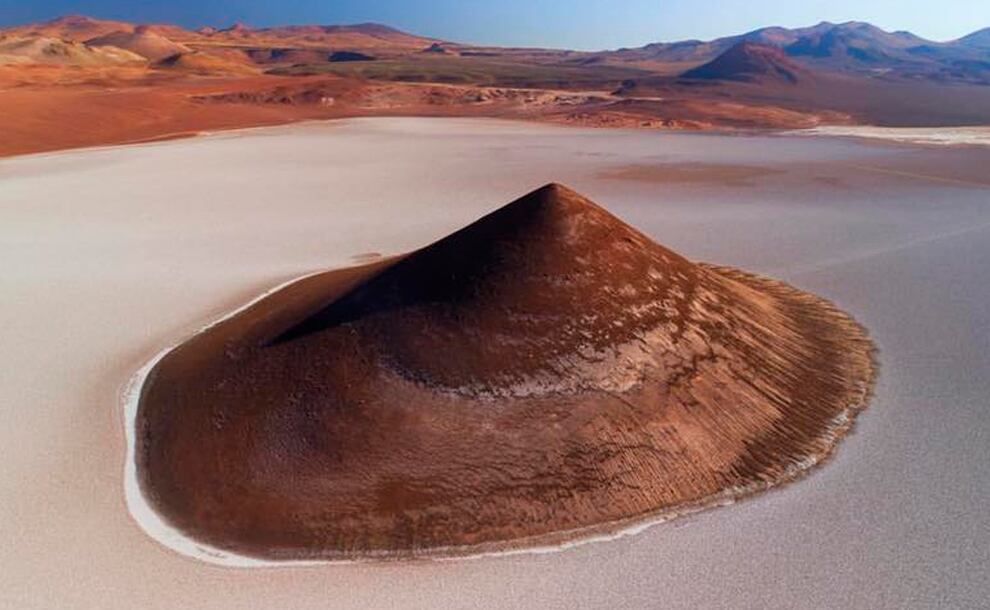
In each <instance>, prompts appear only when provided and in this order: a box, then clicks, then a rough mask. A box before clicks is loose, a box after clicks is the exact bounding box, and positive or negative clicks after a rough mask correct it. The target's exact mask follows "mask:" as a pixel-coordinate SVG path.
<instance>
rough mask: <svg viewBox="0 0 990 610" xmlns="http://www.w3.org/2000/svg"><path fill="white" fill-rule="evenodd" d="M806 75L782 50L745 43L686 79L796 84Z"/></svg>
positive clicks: (694, 71) (685, 75)
mask: <svg viewBox="0 0 990 610" xmlns="http://www.w3.org/2000/svg"><path fill="white" fill-rule="evenodd" d="M805 73H806V70H804V69H803V68H802V67H801V66H799V65H798V64H797V63H795V62H794V61H793V60H791V59H790V58H789V57H787V55H786V54H785V53H784V52H783V51H782V50H781V49H780V48H779V47H774V46H770V45H765V44H757V43H755V42H747V41H743V42H740V43H738V44H736V45H735V46H733V47H732V48H730V49H729V50H728V51H726V52H725V53H723V54H721V55H719V56H718V57H716V58H715V59H714V60H712V61H710V62H709V63H707V64H704V65H703V66H699V67H697V68H694V69H692V70H688V71H687V72H685V73H684V74H683V75H682V76H683V77H684V78H698V79H714V80H741V81H761V82H766V81H775V82H787V83H791V84H794V83H797V82H798V80H799V78H800V77H801V76H803V75H804V74H805Z"/></svg>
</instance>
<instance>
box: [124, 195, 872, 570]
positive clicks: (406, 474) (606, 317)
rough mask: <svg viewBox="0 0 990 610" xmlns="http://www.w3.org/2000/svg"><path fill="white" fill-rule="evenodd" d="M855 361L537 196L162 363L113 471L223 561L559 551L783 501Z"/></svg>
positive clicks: (760, 305) (845, 399)
mask: <svg viewBox="0 0 990 610" xmlns="http://www.w3.org/2000/svg"><path fill="white" fill-rule="evenodd" d="M871 349H872V347H871V344H870V342H869V340H868V339H867V338H866V336H865V333H864V332H863V331H862V329H861V328H860V327H859V326H858V325H856V324H855V322H853V321H852V320H851V319H850V318H849V317H848V316H846V315H845V314H843V313H841V312H839V311H838V310H836V309H835V308H834V307H832V306H831V305H830V304H828V303H827V302H825V301H823V300H821V299H819V298H817V297H814V296H812V295H808V294H805V293H802V292H800V291H798V290H796V289H794V288H791V287H789V286H786V285H784V284H782V283H780V282H776V281H773V280H768V279H763V278H758V277H755V276H752V275H749V274H745V273H743V272H739V271H733V270H729V269H724V268H716V267H711V266H707V265H701V264H696V263H692V262H690V261H688V260H686V259H684V258H683V257H681V256H679V255H677V254H676V253H674V252H671V251H670V250H667V249H665V248H663V247H661V246H659V245H657V244H655V243H653V242H652V241H651V240H650V239H649V238H647V237H646V236H644V235H643V234H641V233H639V232H638V231H636V230H635V229H633V228H631V227H629V226H628V225H625V224H624V223H622V222H621V221H620V220H618V219H617V218H615V217H614V216H612V215H611V214H609V213H608V212H607V211H605V210H604V209H602V208H600V207H598V206H597V205H595V204H594V203H592V202H590V201H588V200H587V199H585V198H584V197H582V196H580V195H578V194H577V193H574V192H573V191H570V190H568V189H566V188H564V187H561V186H559V185H548V186H546V187H543V188H541V189H539V190H537V191H535V192H533V193H531V194H529V195H527V196H525V197H523V198H521V199H519V200H517V201H515V202H513V203H511V204H509V205H507V206H505V207H503V208H501V209H499V210H497V211H495V212H493V213H492V214H490V215H488V216H486V217H484V218H482V219H481V220H479V221H477V222H475V223H474V224H472V225H470V226H468V227H466V228H464V229H462V230H461V231H458V232H456V233H454V234H452V235H450V236H448V237H446V238H444V239H442V240H440V241H438V242H436V243H434V244H432V245H430V246H427V247H425V248H423V249H421V250H418V251H416V252H413V253H410V254H407V255H404V256H401V257H396V258H392V259H387V260H383V261H379V262H376V263H373V264H371V265H368V266H364V267H358V268H352V269H344V270H340V271H333V272H327V273H324V274H320V275H316V276H312V277H308V278H306V279H304V280H300V281H299V282H296V283H294V284H292V285H290V286H288V287H286V288H283V289H281V290H279V291H277V292H275V293H273V294H272V295H270V296H268V297H267V298H265V299H263V300H261V301H259V302H258V303H256V304H255V305H253V306H251V307H250V308H248V309H246V310H244V311H242V312H240V313H238V314H236V315H234V316H233V317H231V318H228V319H226V320H225V321H223V322H221V323H219V324H218V325H215V326H213V327H211V328H210V329H208V330H206V331H204V332H202V333H200V334H198V335H196V336H195V337H193V338H192V339H190V340H189V341H187V342H186V343H184V344H182V345H180V346H179V347H177V348H176V349H175V350H173V351H172V352H170V353H169V354H168V355H166V356H165V357H164V358H162V359H161V360H160V361H159V362H158V364H157V365H156V366H155V367H154V368H153V370H152V371H151V373H150V375H149V376H148V377H147V381H146V382H145V385H144V387H143V389H142V393H141V398H140V404H139V407H138V413H137V417H136V422H135V433H136V434H135V438H136V439H137V446H136V452H135V456H136V457H135V460H136V466H137V471H138V474H139V479H140V484H141V488H142V490H143V493H144V495H145V497H146V498H147V500H148V502H149V503H150V504H151V505H152V506H153V507H154V508H155V509H156V510H157V511H158V512H159V513H160V514H161V515H162V517H163V518H165V519H166V520H167V521H168V522H169V523H171V524H172V525H173V526H175V527H176V528H178V529H180V530H181V531H183V532H185V533H186V534H187V535H188V536H190V537H192V538H194V539H196V540H198V541H200V542H202V543H204V544H209V545H211V546H214V547H217V548H220V549H225V550H228V551H231V552H235V553H238V554H242V555H250V556H255V557H263V558H266V559H273V560H280V559H340V558H357V557H368V556H383V555H384V556H389V557H403V556H410V555H418V554H430V553H458V552H473V551H478V550H491V549H500V548H506V547H513V546H519V545H524V544H537V543H541V542H546V541H554V540H558V541H559V540H561V539H563V538H566V537H567V536H570V535H573V534H574V533H575V532H583V533H587V532H589V531H594V530H595V529H596V528H599V527H608V526H611V525H614V524H615V523H618V522H623V521H626V520H629V519H634V518H642V517H645V516H648V515H651V514H656V513H663V512H667V511H677V510H678V509H681V508H683V507H687V506H697V505H703V504H705V503H707V502H711V501H713V500H715V499H720V500H722V499H724V498H725V497H731V496H733V495H737V494H741V493H745V492H748V491H752V490H754V489H756V488H763V487H765V486H767V485H772V484H774V483H776V482H780V481H782V480H786V479H788V478H790V477H792V476H794V473H795V472H797V471H799V470H800V469H801V468H803V467H805V466H806V465H808V464H810V463H814V462H815V461H817V459H819V458H820V457H821V456H822V455H824V454H826V453H827V452H828V451H829V450H830V448H831V447H832V445H833V444H834V442H835V440H836V435H837V429H836V425H837V424H836V422H841V421H844V419H843V418H847V417H848V415H849V414H851V413H853V412H855V410H857V409H858V408H860V407H862V406H863V404H864V400H865V398H866V395H867V393H868V390H869V388H870V386H871V383H872V376H873V369H872V360H871ZM838 431H839V432H841V431H842V428H841V426H840V429H839V430H838Z"/></svg>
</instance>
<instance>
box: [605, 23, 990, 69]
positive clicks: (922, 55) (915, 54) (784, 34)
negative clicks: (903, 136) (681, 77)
mask: <svg viewBox="0 0 990 610" xmlns="http://www.w3.org/2000/svg"><path fill="white" fill-rule="evenodd" d="M741 43H755V44H758V45H764V46H767V47H774V48H777V49H780V51H781V53H782V56H784V57H787V58H790V59H792V60H795V61H797V62H800V63H801V64H803V65H806V66H808V67H810V68H814V69H818V70H827V71H834V72H854V73H860V74H867V75H875V76H884V75H889V76H900V77H907V78H918V77H924V78H936V79H972V80H988V79H990V28H987V29H983V30H980V31H977V32H974V33H972V34H970V35H968V36H964V37H963V38H960V39H958V40H955V41H951V42H934V41H931V40H926V39H924V38H921V37H919V36H916V35H914V34H912V33H910V32H887V31H884V30H882V29H880V28H878V27H876V26H874V25H871V24H869V23H863V22H857V21H851V22H847V23H838V24H836V23H829V22H822V23H819V24H818V25H814V26H811V27H806V28H796V29H787V28H781V27H768V28H762V29H759V30H754V31H752V32H747V33H745V34H740V35H738V36H728V37H725V38H718V39H715V40H710V41H701V40H685V41H680V42H672V43H665V42H658V43H653V44H648V45H646V46H644V47H640V48H635V49H619V50H617V51H606V52H602V53H597V54H595V58H596V59H598V60H600V61H601V60H605V61H610V62H623V63H632V62H635V63H643V62H652V63H656V64H663V65H666V66H668V70H669V71H670V72H677V71H679V69H683V70H689V69H691V68H693V67H694V66H696V65H698V64H702V63H705V62H710V61H713V60H714V59H716V58H717V57H718V56H719V55H721V54H723V53H726V52H727V51H729V50H730V49H732V48H733V47H736V46H737V45H739V44H741ZM776 61H778V62H779V61H782V60H781V59H780V58H779V57H778V58H777V59H776Z"/></svg>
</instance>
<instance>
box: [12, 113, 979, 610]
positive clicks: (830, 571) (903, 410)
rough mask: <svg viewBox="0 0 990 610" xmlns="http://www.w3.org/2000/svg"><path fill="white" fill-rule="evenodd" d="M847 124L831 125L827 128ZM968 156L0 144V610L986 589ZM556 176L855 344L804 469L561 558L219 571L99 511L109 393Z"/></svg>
mask: <svg viewBox="0 0 990 610" xmlns="http://www.w3.org/2000/svg"><path fill="white" fill-rule="evenodd" d="M843 135H854V134H843ZM987 168H990V149H988V148H981V147H966V146H924V145H917V144H905V143H893V142H887V143H885V142H876V141H865V140H855V139H845V138H837V137H826V136H822V137H795V136H787V135H776V136H774V135H759V136H757V135H751V136H738V135H736V136H732V135H711V134H704V135H703V134H676V133H666V132H651V131H621V130H586V129H575V128H563V127H552V126H542V125H535V124H528V123H513V122H504V121H494V120H460V119H357V120H346V121H339V122H329V123H311V124H301V125H295V126H289V127H278V128H271V129H261V130H248V131H243V132H236V133H225V134H216V135H207V136H204V137H200V138H195V139H188V140H176V141H169V142H159V143H154V144H145V145H136V146H125V147H111V148H100V149H89V150H79V151H68V152H61V153H55V154H44V155H32V156H24V157H17V158H10V159H5V160H0V261H2V263H0V295H2V297H3V298H2V299H0V325H2V328H3V332H4V346H3V349H2V351H0V397H2V399H3V401H2V407H0V408H2V415H3V418H4V424H5V425H4V426H3V427H2V428H0V446H2V447H3V448H4V467H3V469H2V470H0V524H2V527H3V538H4V544H3V550H2V551H0V605H2V606H4V607H10V608H35V607H37V608H49V607H84V606H99V607H104V608H113V607H119V608H133V607H175V606H179V605H187V606H194V607H201V608H220V607H240V608H247V607H257V608H268V607H273V606H282V607H292V608H310V607H312V608H327V607H333V608H337V607H340V608H388V607H396V608H409V607H422V608H468V607H479V608H490V607H532V608H557V607H559V608H577V607H613V608H624V607H628V608H634V607H636V608H639V607H644V606H652V607H685V608H693V607H699V606H705V607H731V608H740V607H754V608H755V607H801V608H804V607H808V608H834V607H850V608H930V607H953V608H977V607H980V606H982V605H984V604H985V603H986V600H987V599H988V598H990V579H988V578H987V573H986V566H987V565H988V564H990V513H988V512H987V510H986V506H985V505H986V499H987V498H990V413H988V408H990V407H988V404H990V357H988V353H990V265H988V264H987V262H988V261H990V172H988V171H987ZM551 181H557V182H563V183H565V184H568V185H570V186H572V187H574V188H575V189H577V190H579V191H581V192H583V193H585V194H587V195H588V196H589V197H591V198H593V199H594V200H595V201H597V202H599V203H600V204H602V205H603V206H605V207H607V208H608V209H609V210H610V211H612V212H613V213H615V214H616V215H618V216H619V217H621V218H623V219H624V220H626V221H627V222H629V223H630V224H632V225H634V226H637V227H639V228H641V229H643V230H644V231H646V232H647V233H648V234H649V236H650V237H652V238H654V239H656V240H657V241H659V242H660V243H663V244H665V245H666V246H669V247H671V248H672V249H674V250H676V251H678V252H680V253H682V254H684V255H686V256H688V257H690V258H693V259H695V260H701V261H707V262H712V263H719V264H727V265H732V266H735V267H741V268H745V269H749V270H752V271H757V272H760V273H765V274H768V275H772V276H775V277H778V278H780V279H783V280H785V281H787V282H789V283H791V284H793V285H794V286H797V287H799V288H801V289H804V290H808V291H811V292H814V293H817V294H820V295H822V296H825V297H826V298H828V299H831V300H833V301H834V302H835V303H837V304H838V305H839V306H840V307H841V308H843V309H844V310H845V311H848V312H849V313H851V314H852V315H853V316H855V317H856V318H857V319H858V320H859V321H860V322H862V323H863V324H864V325H865V326H866V327H867V328H868V329H869V331H870V332H871V335H872V337H873V339H874V341H875V342H876V343H877V345H878V347H879V350H880V353H879V362H880V375H879V379H878V383H877V386H876V394H875V397H874V399H873V401H872V403H871V406H870V408H869V409H868V410H867V411H866V412H864V413H863V414H862V415H861V416H860V417H859V418H858V419H857V423H856V427H855V430H854V432H853V433H852V434H851V435H850V436H849V437H848V438H846V439H845V440H844V441H843V442H842V443H841V444H840V446H839V448H838V451H837V453H836V454H835V456H834V457H833V458H832V459H830V460H829V462H828V463H827V464H825V466H824V467H823V468H820V469H817V470H815V471H814V472H812V473H811V474H810V475H809V476H808V477H806V478H804V479H803V480H800V481H798V482H796V483H795V484H792V485H789V486H786V487H784V488H782V489H779V490H775V491H772V492H770V493H767V494H764V495H761V496H758V497H755V498H753V499H750V500H746V501H743V502H741V503H739V504H737V505H734V506H731V507H726V508H720V509H716V510H711V511H706V512H704V513H701V514H697V515H694V516H690V517H686V518H682V519H679V520H676V521H673V522H669V523H665V524H659V525H656V526H654V527H651V528H648V529H646V530H645V531H641V532H639V533H637V534H635V535H629V536H624V537H621V538H618V539H615V540H610V541H602V542H597V543H593V544H582V545H576V546H573V547H570V548H567V549H562V550H561V551H560V552H541V553H523V554H513V555H506V556H493V557H480V558H474V559H459V560H451V561H417V562H411V563H410V562H398V563H387V564H352V565H333V566H313V567H275V568H271V567H266V568H253V569H235V568H224V567H218V566H214V565H209V564H206V563H203V562H199V561H196V560H193V559H190V558H187V557H184V556H182V555H179V554H177V553H175V552H173V551H171V550H169V549H167V548H165V547H163V546H161V545H159V544H158V543H157V542H155V541H154V540H152V539H151V538H150V537H148V536H147V535H146V534H145V533H144V532H143V531H142V529H141V528H140V527H139V525H138V524H137V523H136V522H135V521H134V520H133V519H132V517H131V516H130V514H129V512H128V510H127V506H126V504H125V499H124V485H123V481H124V476H123V473H124V464H125V442H124V439H125V437H124V422H123V413H122V398H123V395H124V392H125V389H126V385H127V383H128V381H129V380H130V378H131V376H132V375H133V374H134V373H135V371H136V370H137V369H138V368H139V367H141V366H142V364H143V363H144V362H146V361H147V360H148V359H150V358H151V357H152V356H153V355H155V354H156V353H157V352H159V351H160V350H162V349H163V348H165V347H168V346H169V345H172V344H174V343H176V342H177V341H180V340H182V339H183V338H185V337H187V336H188V335H190V334H191V333H193V332H195V331H196V330H197V329H199V328H200V327H202V326H203V325H204V324H206V323H208V322H210V321H211V320H212V319H215V318H217V317H218V316H221V315H223V314H224V313H226V312H228V311H229V310H232V309H234V308H236V307H237V306H239V305H241V304H243V303H244V302H246V301H248V300H250V299H251V298H253V297H254V296H256V295H258V294H260V293H262V292H264V291H265V290H267V289H268V288H271V287H272V286H275V285H277V284H280V283H282V282H284V281H286V280H288V279H291V278H293V277H296V276H300V275H303V274H305V273H310V272H314V271H317V270H320V269H324V268H328V267H333V266H342V265H348V264H353V263H355V262H360V261H366V260H370V259H371V258H372V256H373V255H375V254H391V253H397V252H402V251H406V250H410V249H412V248H415V247H418V246H421V245H424V244H426V243H428V242H431V241H433V240H435V239H436V238H438V237H440V236H442V235H446V234H448V233H449V232H451V231H452V230H453V229H456V228H459V227H461V226H463V225H465V224H467V223H468V222H470V221H471V220H473V219H475V218H477V217H479V216H481V215H482V214H484V213H486V212H488V211H491V210H493V209H495V208H496V207H498V206H499V205H501V204H502V203H504V202H506V201H510V200H512V199H513V198H515V197H517V196H519V195H522V194H524V193H526V192H528V191H530V190H532V189H533V188H535V187H538V186H540V185H542V184H544V183H547V182H551Z"/></svg>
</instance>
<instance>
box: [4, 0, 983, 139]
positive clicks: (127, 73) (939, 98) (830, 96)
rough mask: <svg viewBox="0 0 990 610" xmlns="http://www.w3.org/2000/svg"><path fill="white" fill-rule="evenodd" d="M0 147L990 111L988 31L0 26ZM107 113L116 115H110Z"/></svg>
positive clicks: (859, 119) (917, 122)
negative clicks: (294, 127)
mask: <svg viewBox="0 0 990 610" xmlns="http://www.w3.org/2000/svg"><path fill="white" fill-rule="evenodd" d="M0 90H2V91H3V96H2V97H0V132H2V133H3V134H4V137H3V139H2V141H0V154H7V155H10V154H21V153H26V152H39V151H44V150H54V149H60V148H67V147H79V146H90V145H95V144H109V143H123V142H135V141H144V140H151V139H158V138H170V137H180V136H183V135H189V134H193V133H197V132H201V131H212V130H220V129H230V128H238V127H250V126H260V125H272V124H279V123H286V122H291V121H298V120H305V119H327V118H340V117H354V116H465V117H470V116H474V117H500V118H513V119H525V120H537V121H547V122H554V123H565V124H573V125H581V126H593V127H637V128H655V129H685V130H714V129H718V130H726V129H730V130H739V129H752V128H780V129H796V128H808V127H818V126H823V125H859V124H867V125H879V126H898V127H908V126H912V127H931V126H947V125H968V126H970V125H981V124H986V123H988V122H990V30H987V29H984V30H980V31H977V32H974V33H972V34H970V35H968V36H965V37H963V38H960V39H959V40H955V41H952V42H932V41H929V40H925V39H923V38H920V37H918V36H915V35H913V34H911V33H909V32H886V31H883V30H881V29H879V28H877V27H874V26H872V25H870V24H868V23H858V22H850V23H841V24H833V23H821V24H818V25H815V26H812V27H807V28H798V29H786V28H780V27H768V28H764V29H759V30H756V31H753V32H749V33H745V34H740V35H737V36H729V37H725V38H719V39H716V40H711V41H699V40H686V41H679V42H657V43H653V44H649V45H646V46H644V47H640V48H628V49H627V48H624V49H617V50H610V51H599V52H579V51H568V50H558V49H537V48H501V47H486V46H475V45H471V44H468V43H466V42H449V41H444V40H438V39H433V38H428V37H424V36H419V35H416V34H410V33H406V32H401V31H399V30H396V29H393V28H390V27H388V26H384V25H379V24H373V23H367V24H358V25H330V26H320V25H298V26H285V27H267V28H251V27H248V26H245V25H242V24H235V25H233V26H231V27H229V28H225V29H216V28H201V29H198V30H189V29H185V28H182V27H178V26H174V25H168V24H140V25H139V24H134V23H126V22H120V21H109V20H101V19H94V18H90V17H85V16H67V17H61V18H58V19H54V20H52V21H49V22H44V23H34V24H28V25H23V26H16V27H8V28H6V29H2V30H0ZM111 114H112V115H113V117H114V119H113V120H110V119H108V116H110V115H111Z"/></svg>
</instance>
